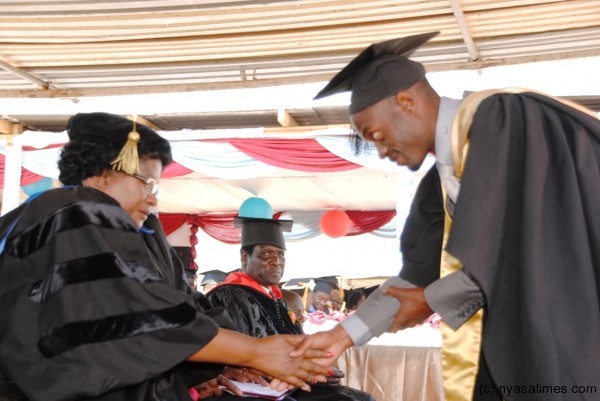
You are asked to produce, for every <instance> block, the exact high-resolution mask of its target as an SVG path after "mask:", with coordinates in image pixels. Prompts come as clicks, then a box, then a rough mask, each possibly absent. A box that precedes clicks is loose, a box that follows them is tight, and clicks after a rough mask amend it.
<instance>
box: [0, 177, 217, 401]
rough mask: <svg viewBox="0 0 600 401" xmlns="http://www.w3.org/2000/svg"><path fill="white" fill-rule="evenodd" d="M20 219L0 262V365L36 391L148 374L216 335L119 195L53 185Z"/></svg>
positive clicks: (94, 392)
mask: <svg viewBox="0 0 600 401" xmlns="http://www.w3.org/2000/svg"><path fill="white" fill-rule="evenodd" d="M15 221H16V225H14V227H13V228H12V230H4V232H5V233H6V232H7V231H10V233H9V234H8V237H7V238H6V247H5V248H4V252H3V253H2V259H1V262H0V282H1V283H2V286H1V288H0V368H1V370H2V371H3V372H4V373H5V374H6V375H7V376H8V377H9V378H10V379H11V380H13V381H14V382H15V383H16V384H17V385H18V386H19V387H20V388H21V389H22V390H23V391H24V392H25V393H26V395H27V396H28V397H29V398H30V399H32V400H36V401H37V400H40V401H41V400H44V401H52V400H64V399H72V398H73V399H74V398H78V397H79V398H86V397H95V396H99V395H104V394H108V393H110V392H112V391H115V390H119V389H122V388H126V387H127V386H133V385H136V384H140V383H144V382H145V381H148V380H150V379H152V378H155V377H158V376H160V375H162V374H164V373H165V372H167V371H169V370H170V369H172V368H173V367H175V366H176V365H178V364H179V363H181V362H182V361H184V360H185V359H186V358H187V357H188V356H190V355H191V354H193V353H195V352H196V351H198V350H199V349H200V348H201V347H202V346H203V345H205V344H206V343H208V342H209V341H210V340H211V339H212V338H213V337H214V336H215V335H216V333H217V330H218V327H217V325H216V324H215V323H214V322H213V321H212V320H211V319H210V318H208V317H206V316H204V315H203V314H202V313H201V312H199V311H198V310H197V308H196V307H195V305H194V300H193V299H192V297H191V296H189V295H186V294H185V293H184V292H182V291H180V290H178V289H175V288H172V287H171V286H170V285H168V284H167V283H166V282H165V278H164V277H162V275H161V273H160V272H159V271H157V269H156V268H155V267H154V261H153V259H152V257H151V255H150V253H149V251H148V248H147V247H146V245H145V243H144V240H143V238H142V236H141V235H140V234H139V233H138V231H137V229H136V227H135V226H134V225H133V224H132V222H131V219H130V218H129V216H128V215H127V214H126V213H125V212H124V211H123V209H121V208H120V207H119V206H118V204H116V202H115V201H114V200H113V199H112V198H110V197H108V196H106V195H104V194H102V193H101V192H98V191H96V190H93V189H90V188H83V187H80V188H64V189H56V190H52V191H48V192H47V193H45V194H43V195H41V196H39V197H38V198H37V199H35V200H33V201H31V202H29V203H27V204H24V205H22V206H20V208H19V213H18V219H16V220H15ZM3 226H5V224H2V223H0V227H3ZM111 399H114V398H111ZM131 399H134V398H133V397H132V398H131Z"/></svg>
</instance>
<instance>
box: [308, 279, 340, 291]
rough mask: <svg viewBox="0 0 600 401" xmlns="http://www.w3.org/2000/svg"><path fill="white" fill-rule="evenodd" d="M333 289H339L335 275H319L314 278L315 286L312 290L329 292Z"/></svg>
mask: <svg viewBox="0 0 600 401" xmlns="http://www.w3.org/2000/svg"><path fill="white" fill-rule="evenodd" d="M333 289H336V290H339V289H340V286H339V285H338V283H337V280H336V279H335V277H321V278H316V279H315V286H314V288H313V291H319V292H324V293H326V294H331V290H333Z"/></svg>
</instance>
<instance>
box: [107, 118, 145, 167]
mask: <svg viewBox="0 0 600 401" xmlns="http://www.w3.org/2000/svg"><path fill="white" fill-rule="evenodd" d="M135 125H136V124H135V120H133V131H131V132H130V133H129V134H127V142H125V145H124V146H123V148H122V149H121V151H120V152H119V155H118V156H117V158H116V159H115V160H113V161H112V162H111V163H110V164H111V166H112V168H113V170H116V171H122V172H124V173H125V174H129V175H131V174H139V172H140V161H139V156H138V149H137V145H138V142H139V141H140V134H139V133H138V132H137V131H136V129H135V128H136V127H135Z"/></svg>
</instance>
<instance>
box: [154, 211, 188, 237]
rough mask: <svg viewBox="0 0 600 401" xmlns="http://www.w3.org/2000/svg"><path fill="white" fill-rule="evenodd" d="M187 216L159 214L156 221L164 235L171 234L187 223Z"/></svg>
mask: <svg viewBox="0 0 600 401" xmlns="http://www.w3.org/2000/svg"><path fill="white" fill-rule="evenodd" d="M187 218H188V215H187V214H185V213H160V214H159V215H158V219H159V220H160V224H162V226H163V230H165V234H166V235H169V234H173V233H174V232H175V231H177V229H178V228H179V227H181V226H182V225H183V224H184V223H185V222H186V221H187Z"/></svg>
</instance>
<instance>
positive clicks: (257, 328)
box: [208, 284, 374, 401]
mask: <svg viewBox="0 0 600 401" xmlns="http://www.w3.org/2000/svg"><path fill="white" fill-rule="evenodd" d="M208 299H209V300H210V301H211V303H212V304H213V305H215V306H217V305H219V306H223V307H224V308H225V310H226V311H227V312H228V314H229V317H230V318H231V320H232V321H233V322H234V324H235V326H236V327H237V330H238V331H240V332H242V333H245V334H248V335H251V336H253V337H258V338H262V337H266V336H270V335H274V334H303V333H302V331H301V330H299V328H298V326H296V325H294V324H293V323H292V320H291V319H290V317H289V315H288V313H287V305H286V303H285V301H284V300H283V299H279V300H273V299H272V298H270V297H269V296H267V295H266V294H263V293H262V292H260V291H258V290H256V289H254V288H251V287H247V286H243V285H238V284H221V285H219V286H218V287H215V288H214V289H212V290H211V291H210V292H209V293H208ZM311 390H312V391H311V392H310V393H308V392H305V391H302V390H296V391H294V392H293V393H292V394H291V397H292V398H293V399H295V400H297V401H374V400H373V398H372V397H371V396H370V395H369V394H367V393H365V392H362V391H359V390H356V389H353V388H350V387H347V386H341V385H329V384H321V383H319V384H316V385H313V386H312V387H311ZM292 401H293V400H292Z"/></svg>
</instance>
